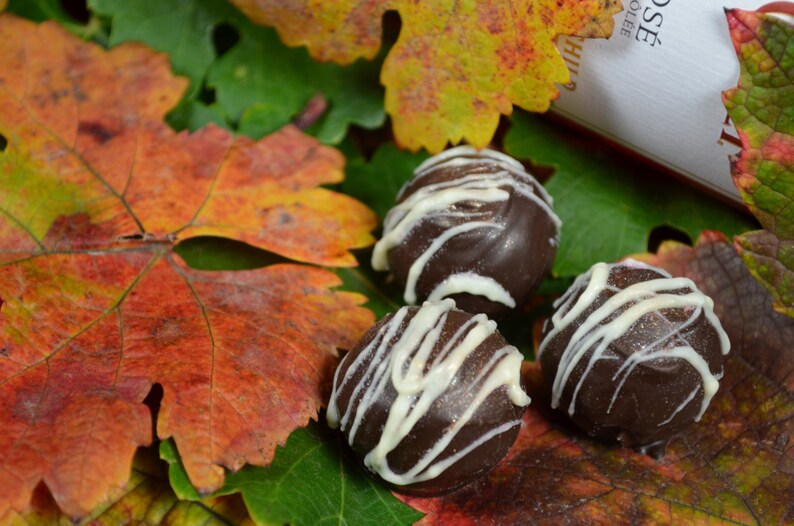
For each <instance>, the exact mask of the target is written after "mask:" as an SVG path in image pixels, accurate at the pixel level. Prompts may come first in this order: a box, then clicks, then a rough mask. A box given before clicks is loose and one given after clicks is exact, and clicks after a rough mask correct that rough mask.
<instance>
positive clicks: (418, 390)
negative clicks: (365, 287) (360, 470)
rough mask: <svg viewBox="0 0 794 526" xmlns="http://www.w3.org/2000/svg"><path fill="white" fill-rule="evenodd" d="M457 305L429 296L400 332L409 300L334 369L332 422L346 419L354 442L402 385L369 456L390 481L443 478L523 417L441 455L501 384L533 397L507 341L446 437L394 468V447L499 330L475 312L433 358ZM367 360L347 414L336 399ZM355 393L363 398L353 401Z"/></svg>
mask: <svg viewBox="0 0 794 526" xmlns="http://www.w3.org/2000/svg"><path fill="white" fill-rule="evenodd" d="M454 307H455V302H454V301H453V300H451V299H446V300H443V301H440V302H425V303H424V304H423V305H422V307H421V308H420V309H419V310H418V311H417V312H416V314H415V315H414V317H413V318H411V320H410V321H409V322H408V323H407V325H406V326H405V327H403V328H402V329H401V331H402V332H399V333H398V330H400V327H401V326H402V325H403V322H404V320H405V318H406V315H407V313H408V308H407V307H403V308H402V309H400V310H399V311H397V312H396V313H395V314H394V316H393V317H392V319H391V320H389V322H388V323H387V324H386V325H384V326H383V327H381V329H380V332H379V333H378V334H377V335H376V336H375V337H374V338H372V340H371V342H370V343H369V344H368V345H367V347H365V348H364V349H363V350H362V351H361V352H360V353H359V354H358V355H357V356H356V358H355V359H354V361H353V362H352V363H350V364H349V366H348V367H347V369H346V372H345V375H344V377H342V378H340V377H339V371H341V370H342V369H343V368H344V367H343V366H344V362H345V361H346V360H347V358H348V357H347V356H346V357H345V358H344V359H343V361H342V364H340V366H339V368H338V369H337V372H336V375H335V376H334V387H333V391H332V393H331V400H330V402H329V404H328V411H327V420H328V424H329V425H330V426H331V427H334V428H335V427H341V429H342V430H343V431H345V432H346V433H347V437H348V442H349V443H350V444H351V445H352V444H353V443H354V440H355V437H356V433H357V432H358V430H359V427H360V426H361V424H362V422H363V420H364V418H365V416H366V415H367V412H368V411H370V410H371V409H372V407H373V406H374V405H375V403H376V402H377V401H378V400H379V399H380V398H381V396H382V395H383V393H384V390H385V389H386V387H387V386H388V384H389V382H391V385H392V386H393V387H394V389H395V391H396V392H397V396H396V397H395V399H394V401H393V402H392V404H391V406H390V407H389V409H388V413H387V417H386V423H385V425H384V427H383V430H382V432H381V436H380V439H379V441H378V443H377V445H376V446H375V447H374V448H373V449H372V450H371V451H370V452H368V453H367V454H366V455H365V457H364V464H365V465H366V466H367V467H368V468H369V469H370V470H372V471H373V472H375V473H377V474H379V475H380V476H381V477H382V478H383V479H384V480H386V481H389V482H391V483H394V484H399V485H408V484H413V483H417V482H422V481H425V480H430V479H433V478H436V477H437V476H439V475H440V474H441V473H443V472H444V470H446V469H447V468H448V467H449V466H451V465H453V464H454V463H456V462H458V461H459V460H461V459H462V458H463V457H465V456H466V455H467V454H468V453H469V452H471V451H473V450H474V449H476V448H477V447H479V446H480V445H482V444H484V443H486V442H487V441H489V440H490V439H492V438H493V437H495V436H497V435H499V434H502V433H505V432H507V431H509V430H510V429H512V428H514V427H516V426H519V425H521V420H520V419H517V420H514V421H510V422H506V423H504V424H502V425H501V426H499V427H497V428H495V429H492V430H490V431H488V432H487V433H484V434H483V435H481V436H480V437H478V438H477V439H476V440H474V441H472V442H471V443H470V444H469V445H467V446H466V447H465V448H463V449H461V450H458V451H456V452H454V453H453V454H452V455H450V456H448V457H446V458H445V459H442V460H439V457H440V455H441V454H442V453H443V452H444V451H445V450H446V448H447V446H449V444H450V443H451V442H452V440H453V439H454V438H455V436H457V434H458V433H459V432H460V430H461V429H463V428H464V426H466V424H467V423H468V422H469V421H470V420H471V418H472V417H473V416H474V414H475V413H476V412H477V409H478V408H479V407H480V406H481V405H482V403H483V402H484V401H485V399H486V398H487V397H488V396H489V395H490V394H491V393H493V392H494V391H496V390H497V389H500V388H502V387H504V388H506V392H507V396H508V398H509V399H510V401H511V402H512V403H513V404H515V405H517V406H519V407H524V406H526V405H528V404H529V402H530V399H529V397H528V396H527V395H526V393H525V392H524V391H523V389H522V388H521V384H520V370H521V362H522V360H523V357H522V355H521V353H520V352H518V350H517V349H516V348H515V347H512V346H509V345H508V346H505V347H503V348H501V349H499V350H498V351H497V352H496V353H494V356H493V357H492V358H491V359H490V361H489V362H488V363H487V364H486V365H485V366H484V367H483V368H482V370H481V372H480V373H479V374H478V376H477V377H476V378H475V380H474V381H473V382H472V384H471V386H470V389H469V392H470V393H471V394H472V397H471V400H470V402H469V405H468V406H467V407H466V408H465V410H464V411H463V413H462V414H461V415H460V416H459V417H458V418H457V419H456V420H455V421H454V422H451V423H450V425H449V426H448V427H447V428H446V429H444V430H443V432H442V434H441V435H440V438H439V440H438V441H436V443H435V444H433V445H432V446H431V447H430V448H429V449H428V450H427V451H426V452H425V453H424V454H423V455H422V457H421V458H420V459H419V461H418V462H417V463H416V464H415V465H414V466H413V467H411V468H410V469H408V470H407V471H405V472H404V473H395V472H394V471H393V470H392V469H391V467H390V466H389V463H388V460H387V458H386V457H387V455H388V454H389V453H390V452H391V451H392V450H394V449H395V448H396V447H397V446H398V445H399V444H400V443H401V442H402V440H403V439H405V438H406V436H408V435H409V434H410V433H411V432H412V430H413V428H414V426H415V425H416V424H417V422H419V420H420V419H421V418H422V417H424V416H425V415H426V414H427V413H428V411H429V410H430V408H431V406H432V405H433V403H434V402H435V401H436V400H438V399H439V398H440V397H442V396H444V395H445V393H446V392H447V391H448V390H449V389H450V387H451V386H453V385H454V383H455V380H456V375H457V373H458V371H459V370H460V369H461V367H462V366H463V364H464V363H465V361H466V360H467V358H468V357H469V356H470V355H471V354H472V353H473V352H474V351H475V350H476V349H477V348H478V346H480V345H481V344H482V343H483V342H484V341H485V339H486V338H488V337H489V336H491V335H492V334H493V333H494V332H495V331H496V323H495V322H493V321H491V320H489V319H488V318H487V317H486V316H485V315H483V314H478V315H476V316H473V317H472V318H471V319H469V320H468V321H467V322H466V323H465V324H464V325H462V326H461V327H460V328H459V329H458V330H457V331H456V333H455V334H454V335H453V336H452V337H450V338H449V340H448V341H447V342H446V343H445V344H444V346H443V348H442V349H441V350H440V351H439V352H438V353H437V354H436V355H435V356H433V357H432V358H431V354H432V351H433V350H434V349H436V348H437V347H438V345H439V344H440V338H441V334H442V330H443V328H444V325H445V323H446V320H447V316H448V313H449V312H450V311H451V310H452V309H453V308H454ZM395 339H396V341H394V340H395ZM392 342H394V343H392ZM348 356H349V355H348ZM428 361H429V363H428ZM362 368H366V370H365V371H364V373H363V376H361V377H360V380H359V383H358V385H356V386H355V388H354V389H353V391H352V394H351V397H350V402H349V403H348V406H347V408H346V410H345V412H344V413H343V414H340V413H339V407H338V405H337V398H338V396H339V392H340V391H341V390H343V389H344V388H345V387H346V386H347V384H348V383H349V382H350V381H351V379H352V378H353V377H354V376H357V375H358V374H359V373H360V372H361V369H362ZM355 401H358V403H357V404H356V403H354V402H355Z"/></svg>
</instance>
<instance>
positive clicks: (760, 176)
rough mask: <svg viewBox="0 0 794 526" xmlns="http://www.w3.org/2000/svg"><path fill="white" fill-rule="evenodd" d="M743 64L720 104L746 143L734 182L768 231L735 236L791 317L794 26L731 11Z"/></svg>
mask: <svg viewBox="0 0 794 526" xmlns="http://www.w3.org/2000/svg"><path fill="white" fill-rule="evenodd" d="M726 14H727V17H728V26H729V28H730V32H731V38H732V39H733V44H734V47H735V48H736V53H737V55H738V56H739V62H740V64H741V75H740V77H739V85H738V87H736V88H734V89H731V90H728V91H726V92H725V93H723V100H724V102H725V106H726V108H728V112H729V114H730V116H731V119H732V120H733V122H734V123H735V124H736V128H737V130H738V131H739V137H740V138H741V140H742V151H741V153H740V155H739V157H738V158H737V159H733V161H732V163H731V171H732V173H733V180H734V183H735V184H736V187H737V188H738V189H739V192H740V193H741V195H742V198H743V199H744V201H745V203H747V205H748V206H749V207H750V210H751V211H752V212H753V214H755V216H756V217H757V218H758V220H759V221H760V222H761V226H763V227H764V229H765V231H756V232H750V233H748V234H745V235H743V236H740V237H738V238H737V239H736V247H737V249H738V250H739V252H740V253H741V254H742V259H744V262H745V263H746V264H747V266H748V267H749V268H750V270H751V271H752V273H753V275H754V276H755V277H756V278H758V279H759V280H760V281H761V283H763V284H764V286H765V287H766V288H767V289H768V290H769V291H770V292H772V294H773V295H774V296H775V299H776V302H775V308H776V309H778V310H780V311H781V312H785V313H786V314H788V315H789V316H794V80H792V79H794V24H792V23H791V22H789V21H786V20H783V19H781V18H779V17H777V16H774V15H769V14H763V13H755V12H750V11H741V10H739V9H733V10H730V11H727V13H726Z"/></svg>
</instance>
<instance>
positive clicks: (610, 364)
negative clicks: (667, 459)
mask: <svg viewBox="0 0 794 526" xmlns="http://www.w3.org/2000/svg"><path fill="white" fill-rule="evenodd" d="M554 306H555V308H556V309H557V310H556V312H555V313H554V315H553V316H552V318H551V320H550V321H549V322H547V325H546V327H545V328H544V331H543V336H542V341H541V344H540V347H539V348H538V358H539V359H540V363H541V367H542V369H543V376H544V378H545V380H546V383H547V384H548V386H549V387H550V388H551V405H552V407H555V408H557V407H559V408H561V409H562V410H563V411H565V412H566V413H568V415H569V416H570V417H571V419H572V420H573V422H575V423H576V424H577V425H578V426H579V427H581V428H582V429H583V430H585V431H587V432H588V433H589V434H591V435H592V436H596V437H602V438H607V439H617V440H618V441H619V442H620V443H622V444H623V445H624V446H628V447H634V448H636V449H638V450H639V451H642V452H646V453H649V454H652V455H654V456H658V455H660V454H661V453H663V451H664V447H665V445H666V444H667V441H668V440H669V439H670V437H671V436H673V435H674V434H675V433H676V432H678V431H679V430H681V429H682V428H684V427H685V426H687V425H689V424H690V423H691V422H692V421H698V420H700V417H701V416H703V413H704V412H705V410H706V408H707V407H708V405H709V402H710V401H711V398H712V397H713V396H714V394H715V393H716V392H717V388H718V387H719V382H718V380H719V379H720V378H721V377H722V374H723V361H724V356H725V355H726V354H727V353H728V351H729V350H730V342H729V341H728V336H727V335H726V334H725V331H724V330H723V329H722V326H721V325H720V322H719V320H718V319H717V317H716V316H715V314H714V311H713V308H712V307H713V302H712V300H711V298H709V297H708V296H706V295H704V294H703V293H702V292H700V291H699V290H698V289H697V287H696V286H695V284H694V283H693V282H692V281H691V280H689V279H688V278H673V277H671V276H670V274H668V273H667V272H665V271H664V270H661V269H658V268H655V267H651V266H649V265H645V264H643V263H640V262H637V261H633V260H627V261H625V262H623V263H617V264H611V265H610V264H606V263H597V264H596V265H594V266H593V267H592V268H591V269H590V270H589V271H588V272H587V273H586V274H583V275H581V276H579V277H578V278H577V279H576V281H575V282H574V283H573V285H572V286H571V288H570V289H568V291H567V292H566V293H565V294H564V295H563V296H562V297H561V298H560V299H559V300H557V302H556V303H555V305H554Z"/></svg>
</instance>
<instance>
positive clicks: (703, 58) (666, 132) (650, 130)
mask: <svg viewBox="0 0 794 526" xmlns="http://www.w3.org/2000/svg"><path fill="white" fill-rule="evenodd" d="M723 2H724V0H722V1H716V0H697V1H693V0H623V7H624V10H623V12H621V13H619V14H618V15H616V16H615V31H614V33H613V34H612V37H611V38H610V39H609V40H602V39H588V40H585V39H581V38H576V37H560V38H559V39H558V40H557V47H558V48H559V50H560V52H561V53H562V56H563V59H565V62H566V64H567V65H568V67H569V69H570V70H571V83H570V84H568V85H566V86H560V98H559V99H558V100H556V101H555V102H554V104H553V109H554V111H555V112H556V113H558V114H561V115H563V116H565V117H567V118H569V119H571V120H574V121H576V122H579V123H580V124H582V125H584V126H585V127H587V128H590V129H591V130H593V131H595V132H597V133H599V134H601V135H605V136H607V137H609V138H611V139H613V140H615V141H616V142H619V143H621V144H623V145H625V146H627V147H629V148H631V149H633V150H635V151H637V152H638V153H640V154H641V155H644V156H645V157H648V158H651V159H653V160H655V161H657V162H659V163H661V164H663V165H665V166H667V167H668V168H671V169H672V170H675V171H677V172H680V173H681V174H683V175H685V176H687V177H690V178H692V179H694V180H695V181H697V182H699V183H700V184H702V185H704V186H706V187H708V188H710V189H712V190H714V191H716V192H718V193H720V194H722V195H724V196H727V197H729V198H731V199H733V200H735V201H737V202H738V201H740V199H739V193H738V191H737V190H736V187H735V186H734V185H733V180H732V179H731V171H730V164H729V160H728V158H729V156H730V155H732V154H736V153H737V152H738V151H739V149H740V147H739V144H740V143H739V139H738V135H737V133H736V129H735V128H734V127H733V124H732V123H731V122H730V120H729V119H728V113H727V111H726V110H725V106H723V104H722V96H721V94H722V92H723V91H724V90H726V89H730V88H732V87H735V86H736V84H737V82H738V79H739V62H738V59H737V58H736V53H735V51H734V49H733V44H732V43H731V38H730V35H729V33H728V23H727V21H726V19H725V11H724V9H723V7H724V6H725V4H724V3H723ZM768 3H769V0H762V1H758V0H755V1H752V0H733V1H732V5H728V6H727V7H729V8H734V7H736V8H740V9H747V10H755V9H758V8H759V7H761V6H762V5H764V4H768Z"/></svg>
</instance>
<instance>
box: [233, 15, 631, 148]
mask: <svg viewBox="0 0 794 526" xmlns="http://www.w3.org/2000/svg"><path fill="white" fill-rule="evenodd" d="M233 3H234V4H235V5H237V6H238V7H239V8H240V9H241V10H242V11H243V12H245V13H246V14H247V15H248V16H249V17H250V18H251V19H252V20H253V21H255V22H257V23H260V24H264V25H269V26H275V27H276V29H278V31H279V35H280V36H281V38H282V40H283V41H284V42H285V43H287V44H288V45H290V46H298V45H306V46H307V47H308V48H309V51H310V53H311V54H312V56H314V57H315V58H317V59H319V60H333V61H336V62H339V63H341V64H349V63H351V62H353V61H354V60H355V59H356V58H359V57H365V58H372V57H374V56H375V54H376V53H377V51H378V49H379V47H380V44H381V32H382V28H381V19H382V17H383V14H384V13H385V11H386V10H389V9H394V10H396V11H397V12H399V14H400V18H401V20H402V29H401V32H400V37H399V39H398V40H397V43H396V44H395V45H394V47H393V48H392V50H391V51H390V52H389V55H388V56H387V57H386V60H385V62H384V64H383V70H382V72H381V81H382V82H383V84H384V85H385V86H386V111H387V112H388V113H389V114H390V115H391V117H392V122H393V125H394V133H395V137H396V139H397V142H398V143H399V144H400V145H402V146H404V147H406V148H409V149H411V150H417V149H419V148H421V147H425V148H427V149H428V150H429V151H431V152H438V151H440V150H442V149H443V148H444V146H445V145H446V144H447V142H448V141H450V142H452V143H458V142H460V141H461V140H463V139H464V138H465V139H466V140H467V141H468V142H470V143H471V144H473V145H474V146H477V147H483V146H486V145H487V144H488V142H489V141H490V140H491V138H492V137H493V135H494V132H495V131H496V126H497V124H498V122H499V115H500V114H505V115H509V114H510V113H511V112H512V108H513V105H514V104H515V105H517V106H520V107H522V108H525V109H528V110H531V111H545V110H546V109H548V107H549V101H550V99H553V98H556V96H557V95H558V91H557V88H556V86H555V83H559V84H565V83H567V82H569V80H570V73H569V72H568V69H567V67H566V66H565V63H564V62H563V60H562V57H561V56H560V54H559V52H558V51H557V49H556V47H555V46H554V39H555V38H556V36H557V35H560V34H576V33H578V32H582V33H583V34H586V35H588V36H596V35H597V36H601V37H604V36H608V35H609V34H610V33H611V31H612V27H613V22H612V19H611V16H612V15H613V14H614V13H616V12H617V11H619V10H620V3H619V2H617V1H615V0H587V1H579V0H559V1H557V0H511V1H510V2H468V3H461V2H446V1H442V0H432V1H427V2H414V1H405V0H400V1H392V2H387V1H385V0H366V1H356V0H346V1H342V2H314V1H308V0H291V1H288V2H284V1H274V0H233Z"/></svg>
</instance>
